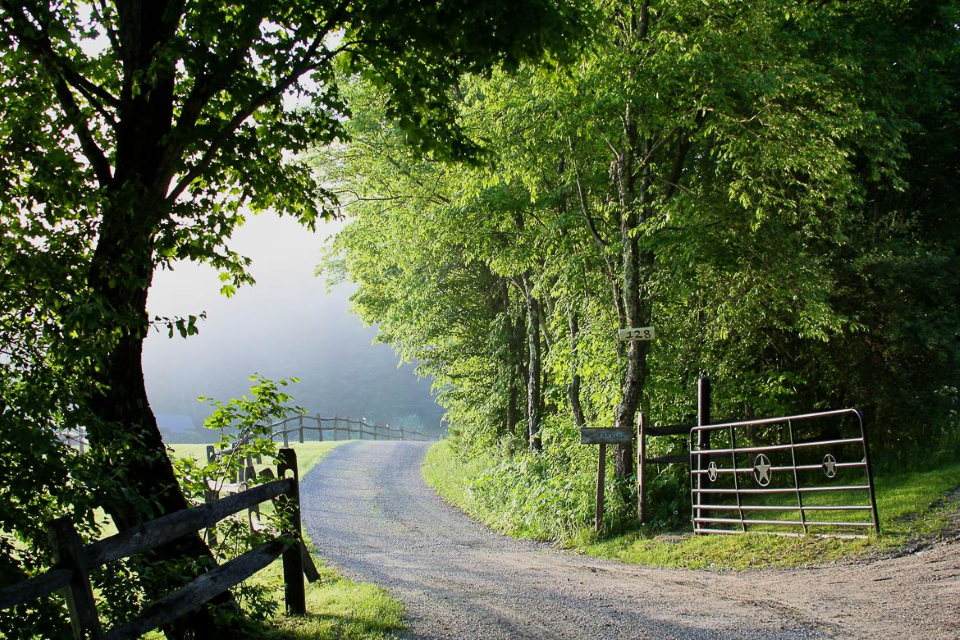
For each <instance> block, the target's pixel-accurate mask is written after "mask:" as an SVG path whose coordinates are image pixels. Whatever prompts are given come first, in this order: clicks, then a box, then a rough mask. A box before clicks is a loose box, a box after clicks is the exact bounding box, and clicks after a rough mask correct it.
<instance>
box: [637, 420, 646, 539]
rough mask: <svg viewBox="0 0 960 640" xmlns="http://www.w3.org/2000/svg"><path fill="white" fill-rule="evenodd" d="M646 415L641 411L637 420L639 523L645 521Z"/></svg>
mask: <svg viewBox="0 0 960 640" xmlns="http://www.w3.org/2000/svg"><path fill="white" fill-rule="evenodd" d="M645 421H646V417H645V416H644V415H643V412H642V411H641V412H640V414H639V416H638V420H637V519H638V520H640V524H643V523H645V522H646V521H647V496H646V490H647V478H646V466H645V462H646V458H647V436H646V434H645V433H644V428H645V427H646V424H645Z"/></svg>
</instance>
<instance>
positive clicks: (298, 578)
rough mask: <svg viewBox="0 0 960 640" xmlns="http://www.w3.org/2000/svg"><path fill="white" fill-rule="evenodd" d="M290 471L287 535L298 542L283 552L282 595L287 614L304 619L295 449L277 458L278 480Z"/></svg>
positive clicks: (297, 472) (298, 482)
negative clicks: (291, 475)
mask: <svg viewBox="0 0 960 640" xmlns="http://www.w3.org/2000/svg"><path fill="white" fill-rule="evenodd" d="M288 471H291V472H292V473H293V488H292V489H291V490H290V495H289V503H290V507H291V513H290V517H291V523H290V528H291V531H289V532H287V534H286V535H289V536H292V537H293V538H295V540H296V542H295V543H294V544H293V546H291V547H290V548H289V549H287V550H286V551H284V552H283V595H284V601H285V603H286V609H287V614H289V615H303V614H305V613H306V612H307V599H306V598H307V596H306V591H305V590H304V586H303V557H302V556H301V555H300V554H301V551H300V547H301V546H302V545H303V534H302V533H301V530H300V472H299V471H298V469H297V453H296V451H294V450H293V449H290V448H284V449H280V451H279V452H278V455H277V477H278V478H284V477H286V474H287V472H288Z"/></svg>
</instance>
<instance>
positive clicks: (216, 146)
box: [167, 0, 350, 203]
mask: <svg viewBox="0 0 960 640" xmlns="http://www.w3.org/2000/svg"><path fill="white" fill-rule="evenodd" d="M349 4H350V0H343V1H342V2H341V3H340V4H339V5H338V6H337V7H336V8H335V9H334V10H333V11H332V12H331V13H330V16H329V17H328V18H327V21H326V22H325V23H324V25H323V26H322V27H321V28H320V30H319V31H318V32H317V35H316V36H314V38H313V40H312V41H311V43H310V45H309V46H308V47H307V50H306V51H305V52H304V54H303V56H302V57H301V59H300V61H299V63H298V64H296V65H294V66H293V68H292V69H291V70H290V72H289V73H288V74H286V75H285V76H283V77H282V78H280V79H279V80H278V81H277V82H276V84H274V85H273V86H272V87H270V88H268V89H266V90H265V91H263V92H262V93H261V94H260V95H258V96H256V97H255V98H253V99H252V100H251V101H250V102H249V103H248V104H247V106H246V107H245V108H243V109H241V110H240V111H238V112H237V113H236V114H234V116H233V117H232V118H231V119H230V120H229V121H228V122H227V124H225V125H224V126H223V127H221V129H220V131H218V132H217V134H216V135H214V136H213V137H212V138H211V140H212V141H211V143H210V146H209V147H207V149H206V150H205V151H204V152H203V155H202V156H201V158H200V160H199V161H198V162H197V164H195V165H194V166H193V168H192V169H190V170H189V171H188V172H187V173H186V175H184V176H183V177H182V178H181V179H180V181H179V182H178V183H177V184H176V185H175V186H174V187H173V189H172V190H171V191H170V193H169V194H168V195H167V202H169V203H172V202H175V201H176V200H177V198H179V197H180V196H181V195H182V194H183V192H184V191H186V189H187V187H188V186H189V185H190V183H192V182H193V181H194V180H196V179H197V178H198V177H199V176H200V175H201V174H202V173H203V172H204V171H206V170H207V169H208V168H209V167H210V165H211V164H212V163H213V160H214V158H215V157H216V155H217V153H218V152H219V151H220V149H222V148H223V145H224V144H225V143H226V141H227V140H229V139H230V138H231V137H232V136H233V134H234V133H236V131H237V129H238V128H239V127H240V125H242V124H243V122H244V121H245V120H246V119H247V118H249V117H250V116H251V115H253V114H254V113H255V112H256V111H257V110H258V109H260V108H261V107H263V106H264V105H266V104H267V103H269V102H270V101H271V100H274V99H276V98H278V97H280V96H282V95H283V92H284V91H286V90H287V89H289V88H290V87H292V86H293V84H294V83H295V82H296V81H297V80H299V79H300V78H301V77H302V76H303V75H304V74H306V73H308V72H310V71H312V70H314V69H316V68H317V66H318V65H319V64H320V63H322V62H324V61H326V60H329V59H331V58H333V57H334V56H335V55H337V54H338V53H340V52H342V51H344V50H345V48H346V47H347V46H348V45H347V44H343V45H341V46H340V47H339V48H337V49H335V50H332V51H328V52H327V53H325V54H324V55H321V56H319V57H315V56H316V54H317V51H318V50H319V49H320V46H321V45H322V44H323V41H324V39H325V38H326V37H327V35H328V34H329V33H330V31H331V28H332V27H333V25H335V24H337V23H338V22H339V21H340V20H342V18H343V16H344V12H345V11H346V9H347V7H348V6H349ZM213 89H215V87H213V86H211V87H207V88H205V89H204V92H209V91H211V90H213ZM216 91H219V89H216V90H213V92H212V93H209V95H208V96H206V97H205V98H204V97H203V95H198V96H197V99H196V101H195V103H191V104H190V105H189V106H190V112H189V113H188V114H187V117H188V118H192V122H191V123H190V124H189V127H190V128H192V127H193V126H195V124H196V120H197V119H198V118H199V115H200V112H201V111H202V109H203V107H204V106H206V104H207V102H208V101H209V100H210V98H212V97H213V96H214V95H216ZM188 100H189V99H188ZM185 108H186V107H185ZM176 131H177V132H178V133H183V132H182V131H180V123H179V122H178V123H177V129H176ZM184 131H189V128H187V129H185V130H184Z"/></svg>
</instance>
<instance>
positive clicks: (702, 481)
mask: <svg viewBox="0 0 960 640" xmlns="http://www.w3.org/2000/svg"><path fill="white" fill-rule="evenodd" d="M708 424H710V378H708V377H706V376H702V377H701V378H700V379H699V380H697V426H698V427H702V426H704V425H708ZM697 448H698V449H699V450H701V451H703V450H709V449H710V431H709V430H708V429H704V430H702V431H698V432H697ZM695 457H696V460H697V465H696V469H691V471H703V470H704V469H706V468H707V467H709V466H710V456H708V455H706V456H704V455H700V456H695ZM696 486H697V488H698V489H709V488H710V478H709V477H708V476H707V474H705V473H698V474H697V482H696ZM702 502H703V494H702V493H699V492H698V493H697V505H700V504H701V503H702ZM697 517H698V518H707V517H709V513H708V512H706V511H701V510H700V509H699V508H698V509H697Z"/></svg>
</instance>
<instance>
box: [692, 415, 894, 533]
mask: <svg viewBox="0 0 960 640" xmlns="http://www.w3.org/2000/svg"><path fill="white" fill-rule="evenodd" d="M811 434H815V435H811ZM690 479H691V482H690V485H691V487H690V491H691V503H692V505H693V529H694V532H695V533H727V534H730V533H744V532H746V531H748V530H749V531H760V532H769V533H777V534H781V535H804V534H807V533H813V534H817V535H835V536H847V537H865V536H866V534H867V533H868V532H869V530H871V529H872V530H873V531H874V532H875V533H878V534H879V533H880V520H879V518H878V516H877V503H876V498H875V496H874V491H873V477H872V474H871V471H870V454H869V448H868V446H867V439H866V436H865V433H864V430H863V416H862V415H861V414H860V412H859V411H856V410H854V409H840V410H836V411H823V412H819V413H807V414H803V415H796V416H786V417H781V418H767V419H762V420H747V421H742V422H726V423H721V424H706V425H699V426H695V427H693V428H692V430H691V432H690Z"/></svg>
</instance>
